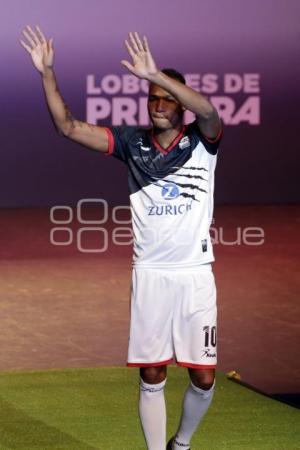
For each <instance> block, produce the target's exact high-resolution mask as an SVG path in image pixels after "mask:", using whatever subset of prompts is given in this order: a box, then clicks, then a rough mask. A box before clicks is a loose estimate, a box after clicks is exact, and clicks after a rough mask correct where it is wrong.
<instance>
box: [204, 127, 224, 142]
mask: <svg viewBox="0 0 300 450" xmlns="http://www.w3.org/2000/svg"><path fill="white" fill-rule="evenodd" d="M202 134H203V133H202ZM222 134H223V127H221V128H220V131H219V133H218V134H217V137H215V138H214V139H212V138H208V137H207V136H205V134H203V136H204V137H205V139H206V140H207V141H208V142H210V143H211V144H214V143H215V142H217V141H218V140H219V139H220V137H221V136H222Z"/></svg>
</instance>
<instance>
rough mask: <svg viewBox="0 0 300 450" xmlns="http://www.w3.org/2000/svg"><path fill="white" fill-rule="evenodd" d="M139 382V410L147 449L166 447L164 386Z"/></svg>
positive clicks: (156, 449) (162, 448)
mask: <svg viewBox="0 0 300 450" xmlns="http://www.w3.org/2000/svg"><path fill="white" fill-rule="evenodd" d="M165 384H166V380H164V381H162V382H161V383H159V384H148V383H145V382H144V381H143V380H142V379H141V382H140V401H139V412H140V419H141V422H142V427H143V431H144V435H145V439H146V442H147V448H148V450H165V449H166V404H165V396H164V387H165Z"/></svg>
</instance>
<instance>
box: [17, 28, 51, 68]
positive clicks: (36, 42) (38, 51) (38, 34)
mask: <svg viewBox="0 0 300 450" xmlns="http://www.w3.org/2000/svg"><path fill="white" fill-rule="evenodd" d="M23 34H24V36H25V38H26V42H24V41H22V40H20V43H21V45H22V46H23V47H24V48H25V50H27V52H28V53H29V54H30V56H31V59H32V62H33V64H34V66H35V68H36V69H37V70H38V71H39V72H41V73H42V74H44V73H45V71H46V69H47V68H51V67H52V66H53V60H54V50H53V39H49V40H48V41H47V39H46V38H45V36H44V34H43V32H42V31H41V29H40V28H39V27H38V26H36V31H35V32H34V31H33V30H32V29H31V27H30V26H29V25H27V27H26V28H25V29H24V30H23Z"/></svg>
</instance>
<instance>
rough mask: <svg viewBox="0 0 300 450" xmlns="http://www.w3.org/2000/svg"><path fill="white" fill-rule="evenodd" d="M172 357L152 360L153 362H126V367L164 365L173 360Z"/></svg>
mask: <svg viewBox="0 0 300 450" xmlns="http://www.w3.org/2000/svg"><path fill="white" fill-rule="evenodd" d="M173 361H174V360H173V358H171V359H167V360H166V361H160V362H154V363H127V367H158V366H166V365H167V364H171V363H172V362H173Z"/></svg>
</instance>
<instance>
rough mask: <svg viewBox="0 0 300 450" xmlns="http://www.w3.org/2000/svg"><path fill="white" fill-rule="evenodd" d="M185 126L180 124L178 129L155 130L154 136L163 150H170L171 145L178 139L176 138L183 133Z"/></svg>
mask: <svg viewBox="0 0 300 450" xmlns="http://www.w3.org/2000/svg"><path fill="white" fill-rule="evenodd" d="M182 128H183V125H182V124H180V125H178V126H177V127H176V128H170V129H168V130H160V129H158V128H153V135H154V137H155V139H156V140H157V142H158V143H159V145H160V146H161V147H162V148H165V149H166V148H168V147H169V146H170V144H171V143H172V142H173V141H174V139H176V137H177V136H178V135H179V134H180V133H181V131H182Z"/></svg>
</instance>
